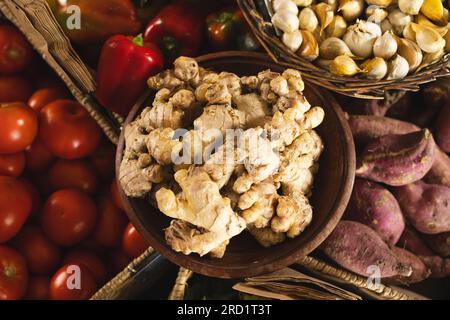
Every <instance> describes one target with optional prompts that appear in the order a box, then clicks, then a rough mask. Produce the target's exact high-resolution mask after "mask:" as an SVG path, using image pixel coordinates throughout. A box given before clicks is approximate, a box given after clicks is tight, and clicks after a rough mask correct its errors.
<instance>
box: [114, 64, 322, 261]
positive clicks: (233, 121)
mask: <svg viewBox="0 0 450 320" xmlns="http://www.w3.org/2000/svg"><path fill="white" fill-rule="evenodd" d="M148 86H149V87H150V88H151V89H153V90H155V98H154V101H153V103H152V106H150V107H147V108H145V109H144V110H143V111H142V113H141V115H140V116H139V117H138V118H137V119H136V120H135V121H134V122H133V123H131V124H130V125H129V126H127V127H126V128H125V145H126V147H125V150H124V157H123V160H122V163H121V167H120V172H119V181H120V183H121V186H122V188H123V189H124V191H125V193H126V194H127V195H129V196H132V197H144V196H149V197H148V199H150V201H152V202H151V203H154V204H155V205H156V206H157V207H158V208H159V210H160V211H161V212H162V213H163V214H165V215H166V216H168V217H171V218H172V219H173V220H172V221H171V223H170V226H169V227H168V228H167V229H166V230H165V238H166V241H167V243H168V244H169V245H170V246H171V247H172V248H173V249H174V250H175V251H177V252H182V253H183V254H191V253H197V254H199V255H200V256H204V255H208V256H209V257H213V258H221V257H223V255H224V254H225V252H226V248H227V246H228V244H229V243H230V240H231V238H232V237H234V236H236V235H238V234H240V233H241V232H242V231H243V230H244V229H247V230H248V231H249V233H250V234H252V235H253V236H254V238H255V239H256V240H257V241H258V242H259V243H261V245H262V246H264V247H268V246H272V245H276V244H278V243H281V242H283V241H284V240H285V238H286V237H289V238H294V237H296V236H298V235H299V234H300V233H302V232H303V231H304V230H305V228H306V227H307V226H308V225H309V224H310V222H311V220H312V207H311V205H310V203H309V200H308V197H309V196H310V195H311V188H312V185H313V181H314V175H315V174H316V173H317V170H318V167H319V166H318V160H319V158H320V155H321V154H322V151H323V143H322V140H321V138H320V136H319V135H318V134H317V133H316V132H315V131H314V129H315V128H316V127H317V126H319V125H320V124H321V123H322V121H323V119H324V115H325V114H324V111H323V109H322V108H320V107H312V106H311V105H310V104H309V102H308V101H307V100H306V98H305V96H304V95H303V90H304V82H303V80H302V77H301V74H300V72H299V71H297V70H293V69H287V70H285V71H284V72H283V73H281V74H280V73H277V72H272V71H270V70H265V71H262V72H260V73H258V74H257V75H254V76H246V77H238V76H237V75H235V74H233V73H229V72H220V73H216V72H212V71H209V70H205V69H203V68H201V67H199V66H198V63H197V62H196V61H195V59H192V58H187V57H180V58H178V59H176V60H175V62H174V68H173V69H172V70H167V71H164V72H161V73H160V74H158V75H155V76H153V77H151V78H149V79H148ZM180 138H181V140H180Z"/></svg>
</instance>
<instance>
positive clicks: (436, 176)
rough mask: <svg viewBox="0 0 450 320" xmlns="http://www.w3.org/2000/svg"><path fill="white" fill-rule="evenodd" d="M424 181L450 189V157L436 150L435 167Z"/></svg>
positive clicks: (438, 149)
mask: <svg viewBox="0 0 450 320" xmlns="http://www.w3.org/2000/svg"><path fill="white" fill-rule="evenodd" d="M424 180H425V181H426V182H428V183H434V184H441V185H444V186H447V187H449V188H450V157H449V156H448V155H447V154H446V153H445V152H444V151H442V150H441V149H440V148H437V149H436V154H435V155H434V163H433V166H432V167H431V170H430V171H429V172H428V174H427V175H426V176H425V179H424Z"/></svg>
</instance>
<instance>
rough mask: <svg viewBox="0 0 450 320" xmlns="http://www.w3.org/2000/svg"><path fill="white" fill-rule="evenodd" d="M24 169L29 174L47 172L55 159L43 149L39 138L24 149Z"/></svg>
mask: <svg viewBox="0 0 450 320" xmlns="http://www.w3.org/2000/svg"><path fill="white" fill-rule="evenodd" d="M25 158H26V168H27V170H28V171H31V172H41V171H45V170H47V169H48V168H49V167H50V165H51V164H52V162H53V160H54V159H55V157H54V156H53V155H52V154H51V153H50V152H49V151H48V150H47V149H46V148H45V147H44V145H43V144H42V142H41V140H40V139H39V137H37V138H36V139H34V141H33V143H32V144H31V145H30V146H28V147H27V148H26V149H25Z"/></svg>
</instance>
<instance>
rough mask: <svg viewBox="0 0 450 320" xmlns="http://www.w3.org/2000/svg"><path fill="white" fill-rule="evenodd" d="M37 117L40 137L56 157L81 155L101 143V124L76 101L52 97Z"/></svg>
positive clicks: (92, 150)
mask: <svg viewBox="0 0 450 320" xmlns="http://www.w3.org/2000/svg"><path fill="white" fill-rule="evenodd" d="M40 117H41V122H40V124H41V128H40V138H41V141H42V143H44V145H45V146H46V148H47V149H48V150H49V151H50V152H51V153H53V154H54V155H55V156H57V157H59V158H63V159H68V160H73V159H79V158H83V157H85V156H88V155H90V154H92V153H93V152H94V151H95V150H96V149H97V147H98V145H99V143H100V138H101V130H100V127H99V126H98V125H97V123H96V122H95V120H94V119H92V118H91V117H90V115H89V113H88V112H87V111H86V110H85V109H84V108H83V107H82V106H81V105H80V104H79V103H78V102H75V101H71V100H57V101H53V102H52V103H50V104H48V105H46V106H45V107H44V108H43V109H42V111H41V115H40Z"/></svg>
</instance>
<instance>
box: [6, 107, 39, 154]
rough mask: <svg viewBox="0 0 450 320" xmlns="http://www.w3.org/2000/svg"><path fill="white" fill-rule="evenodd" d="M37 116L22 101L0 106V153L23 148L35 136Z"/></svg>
mask: <svg viewBox="0 0 450 320" xmlns="http://www.w3.org/2000/svg"><path fill="white" fill-rule="evenodd" d="M37 130H38V118H37V115H36V113H35V112H34V110H33V109H31V108H30V107H28V106H26V105H25V104H22V103H11V104H5V105H2V106H0V154H7V153H16V152H20V151H23V150H25V148H26V147H28V146H29V145H30V144H31V143H32V142H33V140H34V138H35V137H36V134H37Z"/></svg>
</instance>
